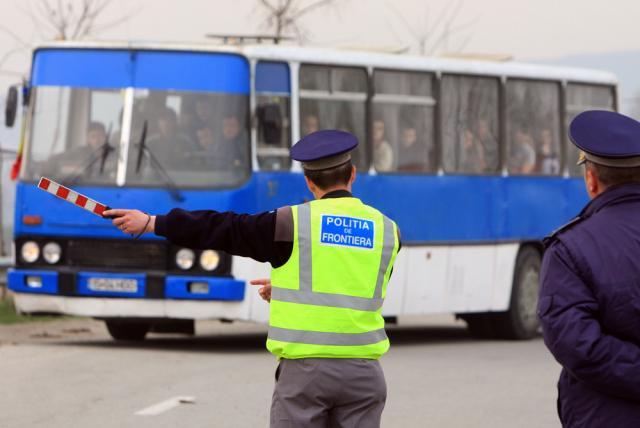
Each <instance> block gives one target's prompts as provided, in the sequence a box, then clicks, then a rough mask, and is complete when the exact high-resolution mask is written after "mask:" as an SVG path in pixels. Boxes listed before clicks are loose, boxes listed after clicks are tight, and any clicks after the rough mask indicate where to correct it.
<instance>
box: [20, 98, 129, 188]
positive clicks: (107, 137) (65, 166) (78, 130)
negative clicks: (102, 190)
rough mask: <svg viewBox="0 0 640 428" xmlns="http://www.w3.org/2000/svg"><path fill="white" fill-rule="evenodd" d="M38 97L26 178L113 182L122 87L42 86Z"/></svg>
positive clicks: (121, 106)
mask: <svg viewBox="0 0 640 428" xmlns="http://www.w3.org/2000/svg"><path fill="white" fill-rule="evenodd" d="M34 96H35V99H36V101H35V106H34V109H33V118H32V128H31V144H30V145H29V148H30V150H29V154H28V157H27V164H26V165H25V175H26V177H25V178H27V179H33V180H35V179H38V178H39V177H40V176H43V175H44V176H48V177H51V178H54V179H58V180H62V181H73V182H79V183H92V184H115V180H116V168H117V162H116V159H117V158H118V156H119V152H120V149H119V140H120V135H119V134H120V122H121V121H120V116H121V114H122V108H123V99H124V98H123V95H122V94H121V91H118V90H104V89H89V88H71V87H56V86H43V87H38V88H36V89H34Z"/></svg>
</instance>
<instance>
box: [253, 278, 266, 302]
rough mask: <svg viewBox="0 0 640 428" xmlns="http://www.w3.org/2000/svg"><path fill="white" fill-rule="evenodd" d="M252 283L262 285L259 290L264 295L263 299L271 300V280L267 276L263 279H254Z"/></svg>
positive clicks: (261, 295)
mask: <svg viewBox="0 0 640 428" xmlns="http://www.w3.org/2000/svg"><path fill="white" fill-rule="evenodd" d="M250 284H251V285H262V287H260V289H259V290H258V294H259V295H260V297H262V300H264V301H266V302H270V301H271V280H270V279H267V278H263V279H252V280H251V281H250Z"/></svg>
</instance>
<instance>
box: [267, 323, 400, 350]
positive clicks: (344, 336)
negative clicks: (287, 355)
mask: <svg viewBox="0 0 640 428" xmlns="http://www.w3.org/2000/svg"><path fill="white" fill-rule="evenodd" d="M269 339H271V340H280V341H282V342H292V343H307V344H310V345H328V346H331V345H334V346H344V345H371V344H374V343H378V342H381V341H383V340H386V339H387V333H386V332H385V331H384V328H381V329H379V330H373V331H368V332H366V333H324V332H321V331H305V330H292V329H288V328H280V327H273V326H271V327H269Z"/></svg>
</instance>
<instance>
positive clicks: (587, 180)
mask: <svg viewBox="0 0 640 428" xmlns="http://www.w3.org/2000/svg"><path fill="white" fill-rule="evenodd" d="M584 184H585V186H586V188H587V193H588V194H589V198H591V199H593V198H595V197H596V196H598V195H599V194H600V192H601V190H602V189H601V187H602V185H601V184H600V181H599V180H598V174H597V171H596V169H595V168H593V166H592V165H590V164H589V163H588V162H587V164H586V165H585V167H584Z"/></svg>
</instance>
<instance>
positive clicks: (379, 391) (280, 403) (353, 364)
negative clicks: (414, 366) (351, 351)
mask: <svg viewBox="0 0 640 428" xmlns="http://www.w3.org/2000/svg"><path fill="white" fill-rule="evenodd" d="M386 399H387V384H386V382H385V380H384V373H383V372H382V367H380V363H379V362H378V361H377V360H366V359H355V358H303V359H299V360H281V361H280V365H279V366H278V369H277V370H276V387H275V390H274V391H273V400H272V402H271V427H272V428H284V427H287V428H288V427H364V428H367V427H379V426H380V417H381V416H382V410H383V409H384V403H385V401H386Z"/></svg>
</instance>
